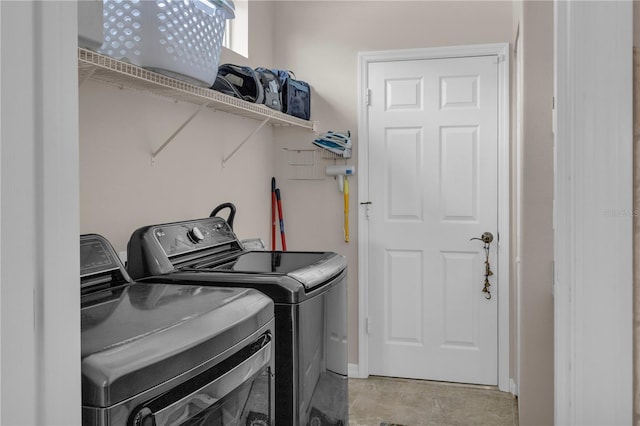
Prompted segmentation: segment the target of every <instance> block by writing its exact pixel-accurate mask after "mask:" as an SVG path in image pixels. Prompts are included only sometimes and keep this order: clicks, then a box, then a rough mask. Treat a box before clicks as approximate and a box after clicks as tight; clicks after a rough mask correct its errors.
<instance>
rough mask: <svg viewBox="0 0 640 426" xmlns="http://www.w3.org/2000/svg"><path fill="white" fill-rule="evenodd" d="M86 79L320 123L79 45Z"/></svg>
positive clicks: (285, 120)
mask: <svg viewBox="0 0 640 426" xmlns="http://www.w3.org/2000/svg"><path fill="white" fill-rule="evenodd" d="M87 79H91V80H94V81H99V82H102V83H106V84H111V85H114V86H117V87H126V88H130V89H136V90H142V91H145V92H150V93H153V94H156V95H160V96H163V97H167V98H170V99H174V100H178V101H183V102H188V103H192V104H196V105H206V106H207V107H209V108H213V109H215V110H219V111H225V112H228V113H231V114H235V115H240V116H243V117H248V118H252V119H255V120H261V121H262V120H265V119H267V118H268V119H269V124H270V125H273V126H294V127H299V128H303V129H306V130H311V131H315V129H316V128H317V122H315V121H307V120H302V119H300V118H297V117H293V116H291V115H288V114H284V113H281V112H279V111H275V110H273V109H271V108H269V107H267V106H265V105H261V104H254V103H251V102H246V101H243V100H242V99H237V98H234V97H232V96H228V95H225V94H224V93H220V92H217V91H215V90H211V89H207V88H204V87H199V86H195V85H193V84H189V83H187V82H184V81H180V80H176V79H174V78H171V77H167V76H165V75H162V74H158V73H156V72H153V71H149V70H147V69H144V68H141V67H138V66H136V65H132V64H129V63H127V62H123V61H120V60H117V59H114V58H111V57H109V56H105V55H101V54H99V53H96V52H93V51H91V50H87V49H83V48H78V81H79V84H80V85H82V83H84V82H85V81H86V80H87Z"/></svg>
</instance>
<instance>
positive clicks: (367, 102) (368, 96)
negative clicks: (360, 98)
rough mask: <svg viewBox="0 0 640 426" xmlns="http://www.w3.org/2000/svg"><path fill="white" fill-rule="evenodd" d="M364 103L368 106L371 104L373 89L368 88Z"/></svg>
mask: <svg viewBox="0 0 640 426" xmlns="http://www.w3.org/2000/svg"><path fill="white" fill-rule="evenodd" d="M364 104H365V105H366V106H371V89H367V91H366V92H365V94H364Z"/></svg>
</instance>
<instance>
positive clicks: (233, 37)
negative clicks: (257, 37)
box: [223, 0, 249, 58]
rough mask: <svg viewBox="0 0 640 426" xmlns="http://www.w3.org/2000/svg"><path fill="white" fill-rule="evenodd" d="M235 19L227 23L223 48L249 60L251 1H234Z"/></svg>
mask: <svg viewBox="0 0 640 426" xmlns="http://www.w3.org/2000/svg"><path fill="white" fill-rule="evenodd" d="M234 5H235V8H236V17H235V19H230V20H228V21H227V25H226V27H225V34H224V40H223V46H224V47H226V48H227V49H230V50H233V51H234V52H236V53H238V54H240V55H242V56H244V57H246V58H248V57H249V1H248V0H244V1H241V0H236V1H234Z"/></svg>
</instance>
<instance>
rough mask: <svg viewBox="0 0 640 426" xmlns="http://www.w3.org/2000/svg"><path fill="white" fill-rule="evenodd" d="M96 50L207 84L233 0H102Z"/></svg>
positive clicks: (213, 75) (217, 61)
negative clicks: (99, 43) (100, 35)
mask: <svg viewBox="0 0 640 426" xmlns="http://www.w3.org/2000/svg"><path fill="white" fill-rule="evenodd" d="M103 13H104V21H103V26H104V31H103V33H104V43H103V45H102V47H101V48H100V53H102V54H105V55H108V56H111V57H114V58H118V59H125V60H128V61H129V62H131V63H132V64H134V65H138V66H141V67H145V68H149V69H152V70H155V71H158V72H160V73H163V74H166V75H169V76H172V77H175V78H179V79H182V80H186V81H189V82H190V83H193V84H197V85H200V86H205V87H210V86H211V85H212V84H213V82H214V81H215V79H216V74H217V72H218V65H219V64H220V51H221V49H222V39H223V37H224V32H225V26H226V22H227V19H233V18H234V5H233V2H232V1H231V0H208V1H207V0H104V8H103Z"/></svg>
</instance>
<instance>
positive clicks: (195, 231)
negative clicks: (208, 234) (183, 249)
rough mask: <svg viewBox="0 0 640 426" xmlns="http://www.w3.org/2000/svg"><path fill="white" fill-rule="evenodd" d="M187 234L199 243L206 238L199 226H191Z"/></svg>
mask: <svg viewBox="0 0 640 426" xmlns="http://www.w3.org/2000/svg"><path fill="white" fill-rule="evenodd" d="M187 236H188V237H189V239H190V240H191V241H193V242H194V243H195V244H198V243H199V242H200V241H202V240H204V235H203V234H202V231H201V230H200V229H199V228H198V227H197V226H194V227H193V228H191V230H190V231H189V232H187Z"/></svg>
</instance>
